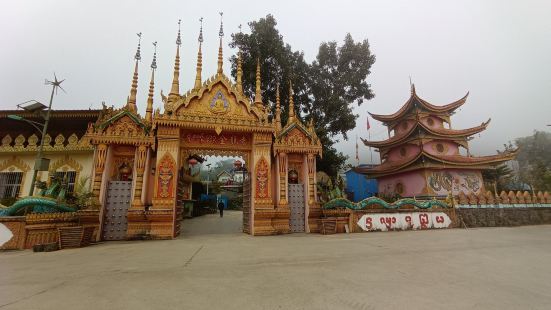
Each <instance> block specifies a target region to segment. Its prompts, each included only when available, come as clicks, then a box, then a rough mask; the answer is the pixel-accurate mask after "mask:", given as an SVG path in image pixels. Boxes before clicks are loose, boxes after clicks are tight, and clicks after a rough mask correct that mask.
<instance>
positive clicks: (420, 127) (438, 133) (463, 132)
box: [361, 119, 491, 148]
mask: <svg viewBox="0 0 551 310" xmlns="http://www.w3.org/2000/svg"><path fill="white" fill-rule="evenodd" d="M490 120H491V119H489V120H488V121H486V122H483V123H482V124H480V125H478V126H475V127H471V128H467V129H448V128H433V127H429V126H427V125H425V124H423V123H422V122H420V121H418V120H417V121H416V123H415V125H414V126H411V128H410V129H409V130H408V131H406V132H404V133H402V134H400V135H395V136H393V137H391V138H389V139H386V140H382V141H368V140H365V139H363V138H361V139H362V141H363V143H364V144H365V145H366V146H371V147H376V148H383V147H389V146H393V145H396V144H400V143H404V142H406V141H407V140H411V139H408V138H410V137H414V138H415V137H418V136H419V135H420V134H421V131H422V132H423V133H428V134H430V135H432V136H434V137H435V138H443V139H457V138H466V137H468V136H472V135H474V134H477V133H479V132H482V131H484V130H485V129H486V127H488V124H489V123H490Z"/></svg>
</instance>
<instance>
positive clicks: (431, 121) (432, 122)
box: [427, 117, 434, 127]
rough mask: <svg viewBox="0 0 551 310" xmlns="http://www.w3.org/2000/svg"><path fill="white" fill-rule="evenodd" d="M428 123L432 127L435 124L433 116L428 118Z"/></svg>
mask: <svg viewBox="0 0 551 310" xmlns="http://www.w3.org/2000/svg"><path fill="white" fill-rule="evenodd" d="M427 124H428V125H429V126H431V127H432V126H434V120H433V119H432V118H430V117H429V118H427Z"/></svg>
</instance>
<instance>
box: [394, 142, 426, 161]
mask: <svg viewBox="0 0 551 310" xmlns="http://www.w3.org/2000/svg"><path fill="white" fill-rule="evenodd" d="M401 148H404V149H405V150H406V156H402V155H401V154H400V149H401ZM417 154H419V146H417V145H413V144H406V145H401V146H397V147H395V148H393V149H391V150H390V151H389V152H388V157H387V160H389V161H393V162H395V161H402V160H404V159H405V158H412V157H415V156H416V155H417Z"/></svg>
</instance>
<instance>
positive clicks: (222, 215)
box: [218, 200, 224, 217]
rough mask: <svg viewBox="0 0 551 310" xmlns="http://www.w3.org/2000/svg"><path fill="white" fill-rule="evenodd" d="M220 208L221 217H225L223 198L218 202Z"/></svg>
mask: <svg viewBox="0 0 551 310" xmlns="http://www.w3.org/2000/svg"><path fill="white" fill-rule="evenodd" d="M218 210H220V217H224V202H222V200H220V202H218Z"/></svg>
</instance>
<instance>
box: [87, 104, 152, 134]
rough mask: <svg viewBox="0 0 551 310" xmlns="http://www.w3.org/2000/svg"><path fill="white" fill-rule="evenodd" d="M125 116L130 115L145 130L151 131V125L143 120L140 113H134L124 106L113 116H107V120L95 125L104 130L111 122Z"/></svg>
mask: <svg viewBox="0 0 551 310" xmlns="http://www.w3.org/2000/svg"><path fill="white" fill-rule="evenodd" d="M124 116H128V117H129V118H130V119H132V121H134V123H136V125H138V126H140V127H141V128H142V129H143V130H144V132H146V133H147V132H149V128H148V127H149V126H148V125H147V124H146V123H145V121H144V120H142V119H141V118H140V117H139V116H138V115H136V114H134V113H132V112H131V111H129V110H128V109H126V108H122V109H120V110H119V111H115V113H114V114H113V116H111V117H109V118H107V119H106V120H104V121H102V122H100V123H99V124H97V125H96V126H95V127H96V128H97V129H100V130H103V129H105V128H107V127H109V126H110V125H111V124H113V123H114V122H116V121H117V120H119V119H121V118H122V117H124Z"/></svg>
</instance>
